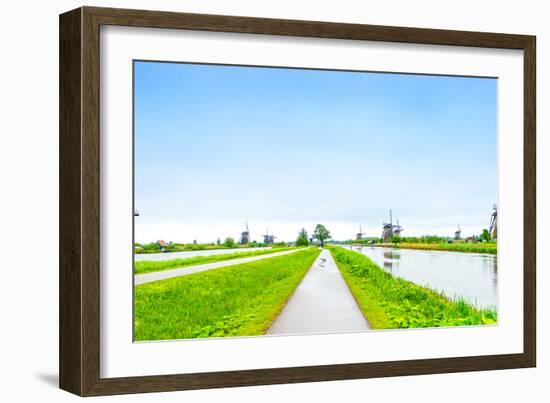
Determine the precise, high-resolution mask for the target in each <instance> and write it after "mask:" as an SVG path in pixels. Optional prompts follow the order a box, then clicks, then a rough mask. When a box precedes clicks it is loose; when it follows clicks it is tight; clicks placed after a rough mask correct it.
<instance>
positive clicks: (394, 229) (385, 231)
mask: <svg viewBox="0 0 550 403" xmlns="http://www.w3.org/2000/svg"><path fill="white" fill-rule="evenodd" d="M497 216H498V212H497V206H496V205H493V213H492V214H491V220H490V223H489V233H490V234H491V236H492V238H493V239H497ZM403 230H404V228H403V227H402V226H401V225H400V224H399V219H397V220H396V224H394V223H393V217H392V210H391V209H390V221H389V222H384V223H382V239H383V241H384V242H391V239H392V237H394V236H400V235H401V232H403ZM461 234H462V229H461V228H460V224H459V225H458V229H457V230H456V231H455V234H454V239H455V240H459V239H461V238H460V236H461ZM364 236H365V233H364V232H363V229H362V227H361V226H359V232H358V233H357V234H356V236H355V239H356V240H357V241H361V240H363V239H364Z"/></svg>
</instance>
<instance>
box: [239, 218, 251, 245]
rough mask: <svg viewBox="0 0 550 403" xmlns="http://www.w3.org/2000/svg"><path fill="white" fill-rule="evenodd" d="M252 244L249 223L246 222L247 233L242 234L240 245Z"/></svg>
mask: <svg viewBox="0 0 550 403" xmlns="http://www.w3.org/2000/svg"><path fill="white" fill-rule="evenodd" d="M247 243H250V230H249V229H248V221H246V231H243V232H241V240H240V244H247Z"/></svg>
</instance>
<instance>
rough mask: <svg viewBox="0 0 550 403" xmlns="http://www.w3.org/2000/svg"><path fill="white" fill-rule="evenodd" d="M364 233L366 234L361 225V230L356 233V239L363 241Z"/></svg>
mask: <svg viewBox="0 0 550 403" xmlns="http://www.w3.org/2000/svg"><path fill="white" fill-rule="evenodd" d="M363 235H365V233H364V232H363V229H362V228H361V226H359V232H358V233H357V234H356V235H355V239H356V240H357V241H361V240H362V239H363Z"/></svg>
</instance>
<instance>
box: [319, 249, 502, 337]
mask: <svg viewBox="0 0 550 403" xmlns="http://www.w3.org/2000/svg"><path fill="white" fill-rule="evenodd" d="M330 251H331V253H332V256H333V257H334V259H335V260H336V263H337V265H338V267H339V269H340V272H341V273H342V276H343V277H344V279H345V280H346V282H347V284H348V286H349V288H350V290H351V292H352V293H353V294H354V296H355V298H356V300H357V302H358V304H359V307H360V308H361V311H362V312H363V314H364V315H365V317H366V318H367V319H368V321H369V322H370V324H371V326H372V327H373V328H374V329H395V328H418V327H439V326H465V325H483V324H495V323H496V321H497V313H496V311H494V310H491V309H477V308H476V307H474V306H472V305H470V304H468V303H466V302H465V301H464V300H460V299H458V300H450V299H448V298H446V297H445V296H443V295H442V294H440V293H438V292H435V291H433V290H430V289H428V288H425V287H421V286H419V285H416V284H413V283H411V282H409V281H406V280H404V279H402V278H399V277H393V276H392V275H391V274H389V273H387V272H386V271H384V270H383V269H381V268H380V267H379V266H377V265H376V264H375V263H374V262H373V261H372V260H370V259H369V258H368V257H367V256H365V255H362V254H360V253H357V252H353V251H349V250H345V249H343V248H338V247H331V248H330Z"/></svg>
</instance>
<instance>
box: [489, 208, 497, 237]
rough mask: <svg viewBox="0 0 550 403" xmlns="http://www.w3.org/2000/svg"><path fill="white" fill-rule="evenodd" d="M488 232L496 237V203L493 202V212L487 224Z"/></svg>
mask: <svg viewBox="0 0 550 403" xmlns="http://www.w3.org/2000/svg"><path fill="white" fill-rule="evenodd" d="M489 233H490V234H491V236H492V237H493V239H497V205H496V204H493V214H491V222H490V224H489Z"/></svg>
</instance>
